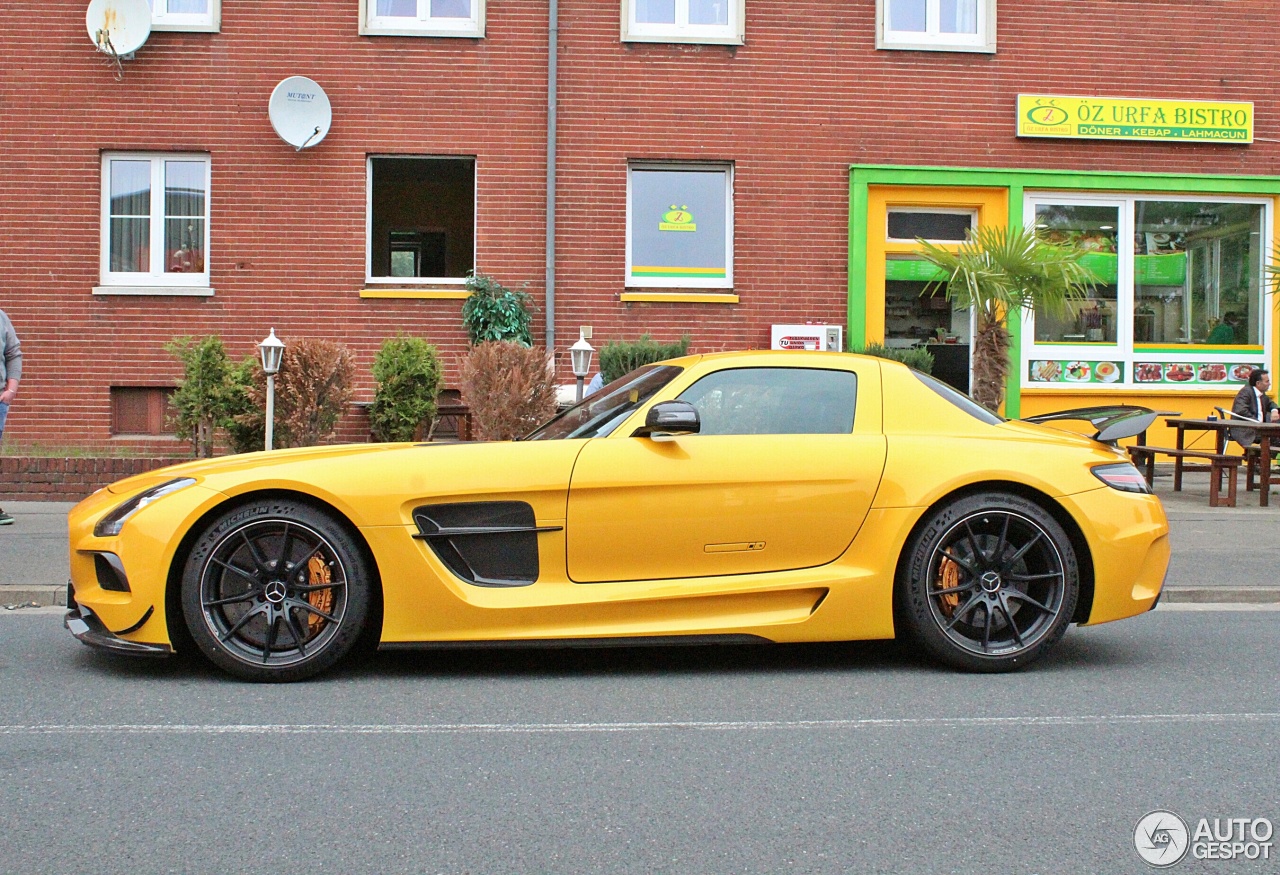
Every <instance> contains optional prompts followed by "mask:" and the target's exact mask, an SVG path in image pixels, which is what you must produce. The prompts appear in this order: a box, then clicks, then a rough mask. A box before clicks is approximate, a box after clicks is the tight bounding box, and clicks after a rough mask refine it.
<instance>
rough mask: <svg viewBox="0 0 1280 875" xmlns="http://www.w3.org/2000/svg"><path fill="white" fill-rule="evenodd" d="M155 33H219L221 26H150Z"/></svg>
mask: <svg viewBox="0 0 1280 875" xmlns="http://www.w3.org/2000/svg"><path fill="white" fill-rule="evenodd" d="M151 30H152V31H154V32H155V33H220V32H221V30H222V26H221V24H154V23H153V24H152V25H151Z"/></svg>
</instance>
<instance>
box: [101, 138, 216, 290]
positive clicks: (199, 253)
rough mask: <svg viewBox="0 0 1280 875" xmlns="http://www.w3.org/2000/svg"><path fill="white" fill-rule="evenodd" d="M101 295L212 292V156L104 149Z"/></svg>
mask: <svg viewBox="0 0 1280 875" xmlns="http://www.w3.org/2000/svg"><path fill="white" fill-rule="evenodd" d="M101 276H102V287H101V288H99V289H96V290H95V291H98V292H99V293H103V294H112V293H114V294H130V293H133V294H148V293H156V294H209V293H210V292H209V156H208V155H197V154H152V153H108V154H105V155H103V156H102V256H101Z"/></svg>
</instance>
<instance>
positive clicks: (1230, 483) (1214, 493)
mask: <svg viewBox="0 0 1280 875" xmlns="http://www.w3.org/2000/svg"><path fill="white" fill-rule="evenodd" d="M1128 450H1129V456H1130V458H1132V459H1133V464H1135V465H1137V466H1138V467H1139V468H1141V469H1142V473H1143V475H1144V476H1145V477H1146V478H1147V485H1148V486H1150V485H1151V481H1152V480H1153V479H1154V478H1155V468H1156V456H1158V455H1159V456H1172V457H1173V491H1174V492H1181V491H1182V472H1183V471H1208V472H1209V506H1210V507H1235V506H1236V482H1237V480H1238V479H1239V475H1240V463H1241V462H1243V461H1244V457H1243V456H1230V455H1227V454H1226V453H1215V452H1211V451H1209V450H1179V449H1175V448H1174V447H1153V446H1148V445H1147V444H1135V445H1134V446H1131V447H1129V448H1128ZM1183 459H1207V460H1208V462H1209V464H1208V465H1184V464H1183V461H1182V460H1183ZM1224 474H1225V475H1226V477H1227V495H1226V497H1225V498H1224V497H1223V496H1222V493H1221V490H1222V476H1223V475H1224Z"/></svg>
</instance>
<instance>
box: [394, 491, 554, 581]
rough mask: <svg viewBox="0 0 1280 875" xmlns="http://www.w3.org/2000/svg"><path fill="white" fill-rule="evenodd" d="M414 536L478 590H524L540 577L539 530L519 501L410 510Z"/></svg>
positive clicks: (530, 512)
mask: <svg viewBox="0 0 1280 875" xmlns="http://www.w3.org/2000/svg"><path fill="white" fill-rule="evenodd" d="M413 521H414V522H415V523H416V524H417V526H418V534H416V535H414V537H415V538H421V539H423V540H425V541H426V542H427V543H428V544H429V545H430V546H431V549H432V551H434V552H435V554H436V556H438V557H439V558H440V561H441V562H443V563H444V564H445V565H447V566H448V567H449V570H450V571H452V572H453V573H454V574H456V575H457V576H458V577H460V578H462V579H463V580H465V581H467V582H468V583H473V584H475V585H476V586H528V585H529V584H531V583H533V582H534V581H536V580H537V579H538V532H558V531H560V529H561V528H562V527H561V526H538V525H537V524H536V520H535V519H534V515H533V508H532V507H530V506H529V505H528V504H526V503H525V502H523V501H476V502H468V503H459V504H430V505H425V506H423V507H419V508H417V509H416V510H414V512H413Z"/></svg>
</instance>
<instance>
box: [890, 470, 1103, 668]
mask: <svg viewBox="0 0 1280 875" xmlns="http://www.w3.org/2000/svg"><path fill="white" fill-rule="evenodd" d="M909 550H910V552H909V554H908V559H907V564H906V567H905V579H904V580H902V581H900V588H899V598H900V607H901V608H902V610H901V611H900V616H902V618H903V619H904V620H905V622H906V624H907V626H908V629H909V630H910V631H911V632H912V633H913V635H914V637H915V638H916V639H917V640H919V641H920V642H921V643H922V644H923V645H924V647H925V649H926V650H927V651H928V652H929V653H930V654H931V655H933V656H934V657H936V658H937V659H939V660H941V661H943V662H945V663H947V664H949V665H953V666H956V667H958V668H963V669H967V670H970V671H989V672H990V671H1008V670H1010V669H1016V668H1021V667H1023V666H1025V665H1027V664H1029V663H1030V662H1032V661H1034V660H1035V659H1037V658H1038V657H1039V656H1041V655H1042V654H1043V653H1044V651H1045V650H1047V649H1048V648H1049V647H1051V646H1052V645H1053V644H1054V643H1056V642H1057V641H1058V639H1060V638H1061V637H1062V635H1063V634H1064V633H1065V632H1066V629H1067V626H1068V625H1069V624H1070V622H1071V617H1072V615H1073V614H1074V613H1075V607H1076V599H1077V597H1078V594H1079V589H1080V572H1079V566H1078V563H1077V560H1076V554H1075V549H1074V547H1073V546H1072V544H1071V539H1070V538H1069V537H1068V536H1067V533H1066V532H1065V531H1064V530H1063V528H1062V526H1061V525H1060V524H1059V523H1058V522H1057V520H1055V519H1054V518H1053V517H1052V516H1051V515H1050V514H1049V513H1048V512H1047V511H1045V510H1044V508H1042V507H1041V506H1040V505H1038V504H1035V503H1034V502H1031V501H1028V500H1026V499H1024V498H1021V497H1018V496H1015V495H1008V494H1004V493H987V494H982V495H973V496H969V497H967V498H964V499H961V500H960V501H957V502H954V503H952V504H950V505H947V506H946V507H943V508H942V509H941V510H939V511H937V512H935V513H934V515H933V516H932V517H931V518H930V519H929V521H928V522H927V523H926V525H925V526H924V527H923V528H922V529H921V530H920V531H919V533H918V534H917V535H916V537H915V538H914V539H913V541H912V543H911V546H910V548H909Z"/></svg>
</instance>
